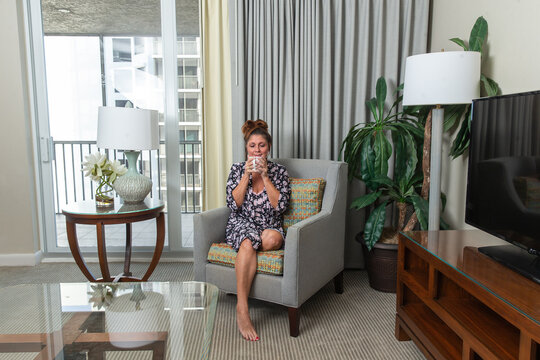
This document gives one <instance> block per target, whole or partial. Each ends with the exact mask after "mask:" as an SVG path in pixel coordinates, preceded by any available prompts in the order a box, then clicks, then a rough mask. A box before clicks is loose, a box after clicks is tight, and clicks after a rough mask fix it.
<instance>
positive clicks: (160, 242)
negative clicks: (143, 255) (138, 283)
mask: <svg viewBox="0 0 540 360" xmlns="http://www.w3.org/2000/svg"><path fill="white" fill-rule="evenodd" d="M156 231H157V236H156V248H155V249H154V256H153V257H152V262H151V263H150V266H149V267H148V270H146V274H144V276H143V278H142V281H147V280H148V278H149V277H150V275H152V272H154V269H155V268H156V266H157V264H158V262H159V258H160V257H161V252H162V251H163V246H164V244H165V214H164V213H163V212H160V213H159V215H158V217H157V218H156Z"/></svg>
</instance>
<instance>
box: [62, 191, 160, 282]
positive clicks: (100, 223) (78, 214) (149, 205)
mask: <svg viewBox="0 0 540 360" xmlns="http://www.w3.org/2000/svg"><path fill="white" fill-rule="evenodd" d="M164 207H165V205H164V203H163V201H161V200H158V199H153V198H146V199H145V200H144V201H143V202H141V203H139V204H122V203H121V202H120V201H119V200H118V199H115V202H114V206H111V207H107V208H103V207H97V206H96V203H95V201H94V200H86V201H77V202H74V203H70V204H67V205H66V206H65V207H64V208H63V209H62V213H63V214H64V215H65V216H66V230H67V238H68V243H69V248H70V250H71V254H72V255H73V258H74V259H75V262H76V263H77V265H78V266H79V268H80V269H81V271H82V273H83V274H84V276H86V278H87V279H88V280H89V281H92V282H112V281H147V280H148V278H149V277H150V275H152V272H153V271H154V269H155V268H156V266H157V264H158V262H159V259H160V257H161V253H162V252H163V246H164V242H165V215H164V213H163V208H164ZM149 219H156V230H157V236H156V246H155V248H154V255H153V256H152V261H151V263H150V265H149V266H148V270H147V271H146V273H145V274H144V276H143V277H142V278H136V277H133V276H132V274H131V272H130V270H129V267H130V263H131V224H132V223H134V222H138V221H144V220H149ZM76 224H87V225H96V231H97V251H98V258H99V267H100V269H101V276H102V277H101V278H96V277H95V276H94V275H93V274H92V272H91V271H90V269H88V266H87V265H86V262H85V261H84V259H83V257H82V255H81V250H80V248H79V241H78V239H77V231H76ZM113 224H126V249H125V256H124V272H123V273H122V274H119V275H118V276H115V277H111V274H110V272H109V264H108V261H107V250H106V244H105V225H113Z"/></svg>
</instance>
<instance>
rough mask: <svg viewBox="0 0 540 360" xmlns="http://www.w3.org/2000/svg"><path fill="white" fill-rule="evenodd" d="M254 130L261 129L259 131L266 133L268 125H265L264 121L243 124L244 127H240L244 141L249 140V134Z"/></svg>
mask: <svg viewBox="0 0 540 360" xmlns="http://www.w3.org/2000/svg"><path fill="white" fill-rule="evenodd" d="M256 129H261V130H264V132H266V133H267V132H268V124H267V123H266V121H264V120H261V119H259V120H256V121H253V120H248V121H246V122H245V123H244V125H242V134H244V139H246V140H247V138H249V135H251V133H252V132H253V131H254V130H256Z"/></svg>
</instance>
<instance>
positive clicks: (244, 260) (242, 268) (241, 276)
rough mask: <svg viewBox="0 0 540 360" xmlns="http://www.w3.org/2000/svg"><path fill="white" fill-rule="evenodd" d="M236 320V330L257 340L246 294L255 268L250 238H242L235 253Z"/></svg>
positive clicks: (254, 252)
mask: <svg viewBox="0 0 540 360" xmlns="http://www.w3.org/2000/svg"><path fill="white" fill-rule="evenodd" d="M235 269H236V292H237V303H236V322H237V323H238V330H240V333H241V334H242V336H243V337H244V339H246V340H251V341H254V340H259V337H258V336H257V333H256V332H255V328H254V327H253V324H252V322H251V319H250V317H249V308H248V296H249V291H250V289H251V283H252V282H253V278H254V277H255V271H256V270H257V253H256V251H255V249H254V248H253V246H252V245H251V240H249V239H244V241H242V243H241V244H240V248H239V249H238V254H237V255H236V263H235Z"/></svg>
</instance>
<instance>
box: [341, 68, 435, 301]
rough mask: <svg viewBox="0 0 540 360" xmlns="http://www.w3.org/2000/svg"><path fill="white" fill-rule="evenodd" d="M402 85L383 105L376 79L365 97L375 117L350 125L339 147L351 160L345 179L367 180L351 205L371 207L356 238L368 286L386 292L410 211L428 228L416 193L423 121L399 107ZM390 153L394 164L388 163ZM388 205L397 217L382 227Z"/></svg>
mask: <svg viewBox="0 0 540 360" xmlns="http://www.w3.org/2000/svg"><path fill="white" fill-rule="evenodd" d="M401 89H402V87H401V86H400V87H398V89H397V90H396V93H395V94H394V95H395V97H396V98H395V100H394V102H393V104H392V106H391V107H390V109H388V110H387V108H386V106H385V103H386V97H387V85H386V80H385V79H384V77H381V78H379V79H378V80H377V84H376V96H375V97H373V98H371V99H370V100H368V101H366V105H367V107H368V108H369V110H370V111H371V114H372V115H373V120H374V121H371V122H367V123H360V124H356V125H355V126H353V127H352V128H351V130H350V131H349V133H348V134H347V136H346V138H345V140H344V141H343V143H342V146H341V149H340V157H341V155H342V156H343V160H344V161H346V162H347V163H348V164H349V179H350V180H352V179H353V178H357V179H359V180H361V181H362V182H363V183H364V184H365V185H366V190H367V193H366V194H365V195H363V196H360V197H358V198H356V199H354V200H353V202H352V204H351V208H353V209H357V210H359V209H364V208H367V209H368V211H369V215H368V217H367V220H366V223H365V227H364V231H363V233H361V234H359V235H358V236H357V239H358V240H359V241H361V242H362V244H363V245H364V246H365V249H366V250H367V251H366V252H365V253H366V256H367V259H366V264H367V270H368V276H369V280H370V285H371V286H372V287H373V288H375V289H377V290H381V291H388V292H395V281H396V280H395V273H396V259H397V241H396V235H397V233H398V232H399V231H401V230H403V229H404V228H405V226H406V224H407V223H408V221H407V220H408V218H410V217H411V216H415V217H416V218H417V219H418V221H419V223H420V225H421V227H422V228H426V227H427V210H428V203H427V201H426V200H425V199H424V198H423V197H422V196H421V195H420V193H419V192H420V189H421V188H422V182H423V173H422V167H421V162H420V163H419V161H418V159H419V158H420V159H421V158H422V141H423V137H424V129H423V128H424V125H423V124H422V122H420V121H418V120H417V118H415V117H412V116H409V115H410V114H405V113H403V112H400V111H398V105H399V103H400V102H401V100H402V96H401V95H400V94H399V92H400V91H401ZM416 111H418V110H416ZM417 115H418V114H417ZM390 139H391V140H390ZM392 157H393V159H394V161H393V164H394V165H393V166H391V165H389V163H390V159H391V158H392ZM391 205H395V206H396V207H397V211H398V221H397V223H396V224H392V225H391V226H389V227H386V228H385V223H386V219H387V216H386V215H387V212H388V210H389V208H390V206H391ZM413 214H414V215H413ZM375 266H376V268H377V271H374V268H375Z"/></svg>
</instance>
